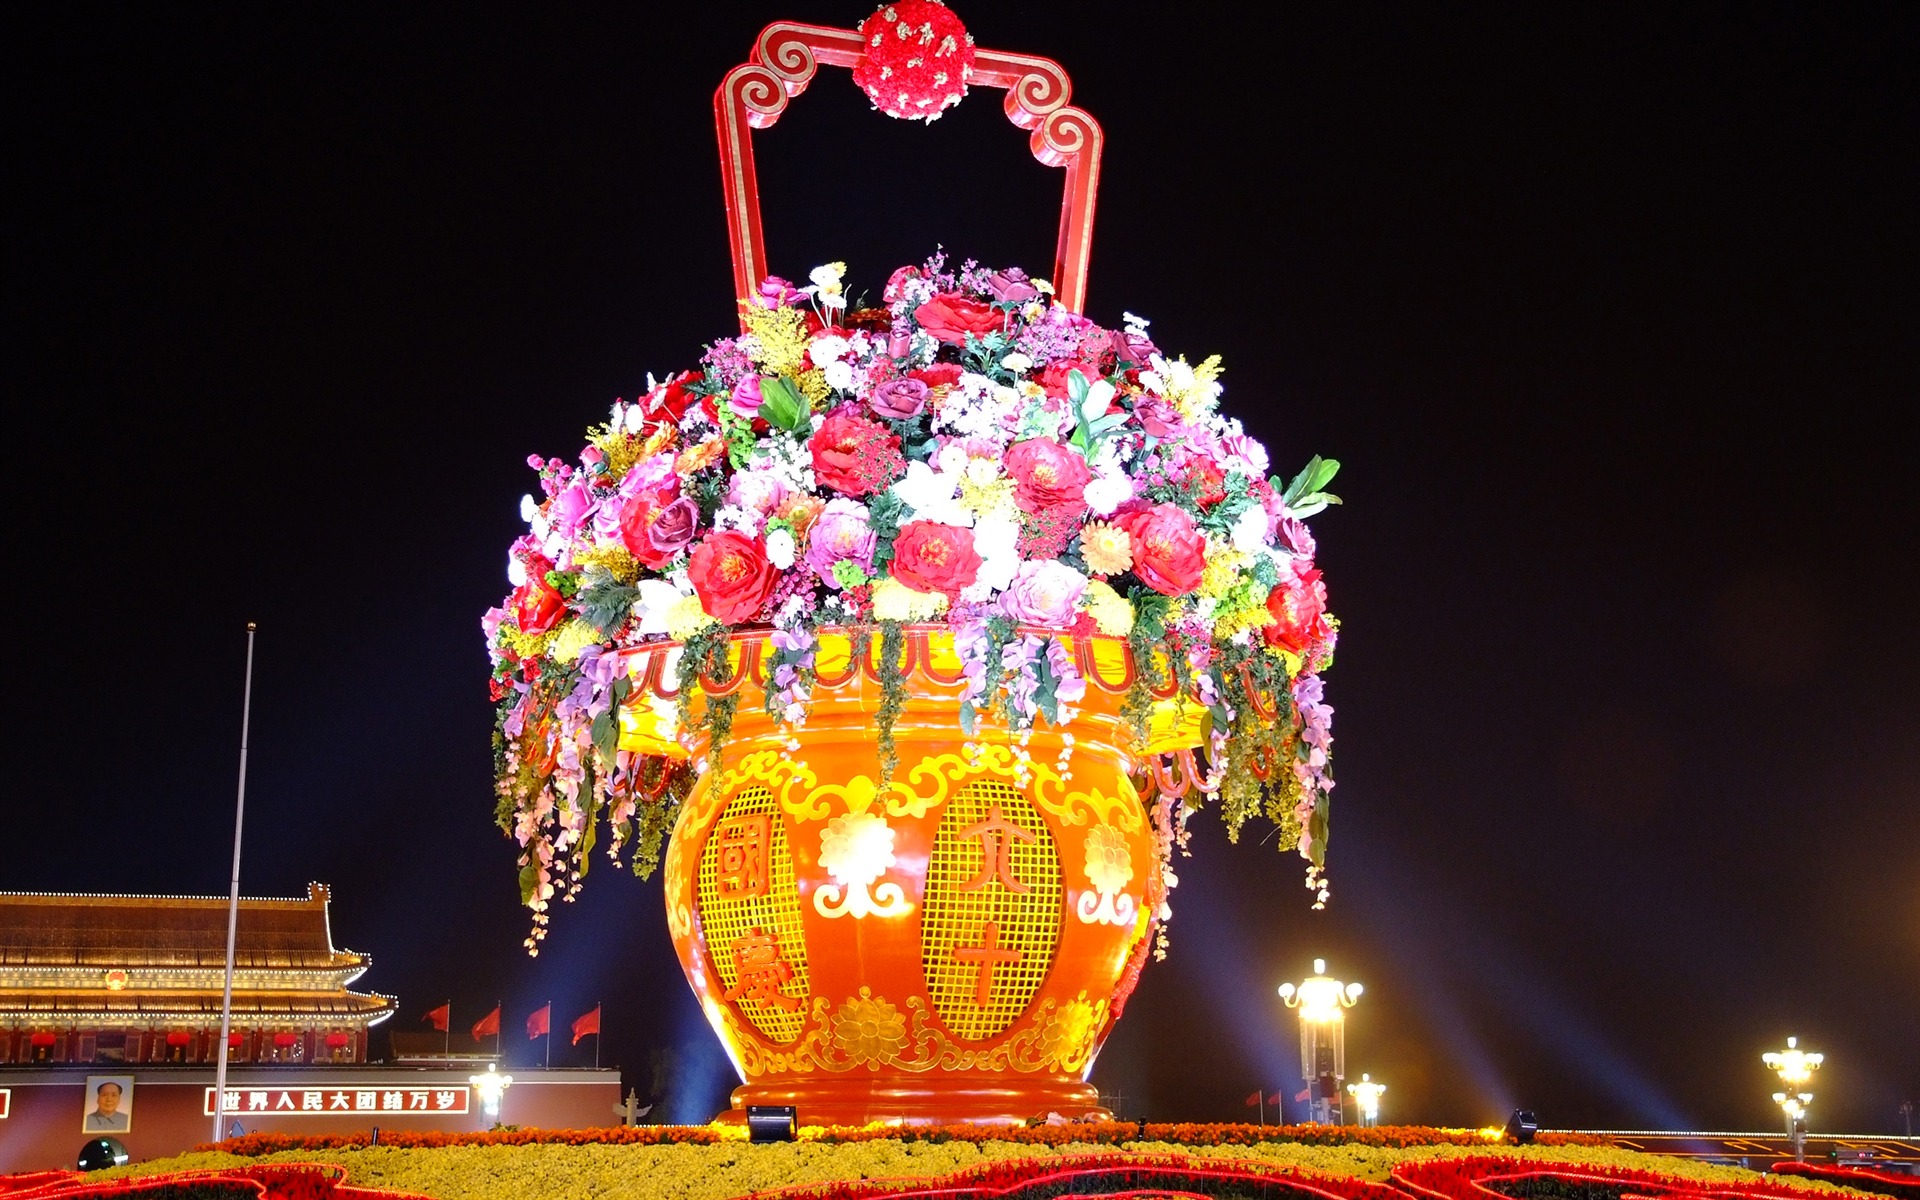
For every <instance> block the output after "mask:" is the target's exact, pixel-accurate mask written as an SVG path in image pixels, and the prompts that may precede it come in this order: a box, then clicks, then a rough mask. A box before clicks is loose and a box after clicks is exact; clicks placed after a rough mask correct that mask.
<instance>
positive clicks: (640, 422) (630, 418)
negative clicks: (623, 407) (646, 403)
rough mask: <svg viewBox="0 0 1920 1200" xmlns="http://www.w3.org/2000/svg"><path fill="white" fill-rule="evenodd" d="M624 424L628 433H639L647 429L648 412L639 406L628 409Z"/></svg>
mask: <svg viewBox="0 0 1920 1200" xmlns="http://www.w3.org/2000/svg"><path fill="white" fill-rule="evenodd" d="M624 424H625V427H626V431H627V432H628V433H639V432H640V431H641V430H642V429H645V428H646V427H647V413H646V410H645V409H644V408H642V407H641V406H640V405H638V404H635V405H633V406H632V407H630V408H628V409H627V417H626V421H625V422H624Z"/></svg>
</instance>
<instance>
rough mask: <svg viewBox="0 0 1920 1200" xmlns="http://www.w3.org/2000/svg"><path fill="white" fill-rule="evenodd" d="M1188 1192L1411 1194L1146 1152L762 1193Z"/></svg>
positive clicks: (1218, 1197)
mask: <svg viewBox="0 0 1920 1200" xmlns="http://www.w3.org/2000/svg"><path fill="white" fill-rule="evenodd" d="M1082 1196H1132V1197H1144V1196H1181V1197H1198V1198H1201V1200H1229V1198H1230V1200H1405V1198H1404V1197H1403V1196H1402V1195H1400V1194H1399V1193H1397V1192H1395V1191H1394V1190H1393V1189H1392V1188H1390V1187H1387V1186H1386V1185H1384V1184H1379V1183H1369V1182H1367V1181H1365V1180H1361V1179H1340V1178H1334V1177H1331V1176H1323V1175H1313V1174H1308V1173H1304V1172H1297V1171H1293V1170H1289V1169H1285V1168H1272V1167H1266V1166H1263V1165H1261V1164H1259V1163H1249V1162H1215V1161H1207V1160H1197V1159H1189V1158H1176V1157H1170V1156H1167V1157H1161V1156H1146V1155H1138V1154H1103V1155H1079V1156H1068V1157H1064V1158H1052V1159H1030V1160H1027V1161H1024V1162H1000V1163H990V1164H988V1165H986V1166H981V1167H971V1168H968V1169H967V1170H965V1171H958V1172H955V1173H954V1174H952V1175H947V1176H942V1177H940V1178H937V1179H865V1180H857V1181H850V1182H836V1183H827V1184H802V1185H799V1186H796V1187H789V1188H781V1189H778V1190H776V1191H770V1192H758V1193H755V1196H754V1200H1074V1198H1077V1197H1082Z"/></svg>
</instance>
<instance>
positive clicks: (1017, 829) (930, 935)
mask: <svg viewBox="0 0 1920 1200" xmlns="http://www.w3.org/2000/svg"><path fill="white" fill-rule="evenodd" d="M921 912H922V917H921V931H920V963H921V968H922V969H923V970H924V971H925V973H926V980H927V994H928V996H929V998H931V999H932V1001H933V1007H934V1011H935V1012H937V1013H938V1014H939V1016H940V1020H941V1022H942V1023H943V1024H944V1025H946V1027H947V1029H948V1031H949V1032H951V1033H952V1034H953V1036H955V1037H957V1038H961V1039H965V1040H970V1041H978V1040H980V1039H982V1038H989V1037H992V1036H994V1035H995V1034H997V1033H999V1032H1001V1031H1002V1030H1004V1029H1006V1028H1007V1026H1009V1025H1011V1024H1013V1022H1014V1020H1015V1019H1016V1018H1018V1017H1019V1016H1020V1014H1021V1013H1023V1012H1025V1011H1026V1008H1027V1005H1028V1004H1029V1003H1031V1002H1032V1000H1033V995H1034V993H1035V992H1037V991H1039V990H1040V984H1041V982H1042V981H1043V980H1045V979H1046V977H1047V969H1048V967H1050V966H1051V965H1052V964H1053V956H1054V952H1055V950H1056V949H1057V948H1058V947H1059V944H1060V915H1061V900H1060V859H1059V855H1058V854H1057V853H1056V852H1055V849H1054V844H1053V835H1052V833H1050V832H1049V831H1048V829H1047V825H1046V822H1045V821H1042V820H1041V819H1040V814H1039V813H1038V812H1036V811H1035V810H1034V807H1033V805H1032V804H1031V803H1030V802H1029V801H1028V800H1027V798H1026V797H1025V796H1023V795H1022V794H1021V793H1020V792H1019V791H1017V790H1015V789H1014V788H1013V787H1012V786H1011V785H1010V784H1008V783H1006V782H1004V781H1003V780H999V779H980V780H976V781H974V782H973V783H971V784H968V785H967V786H966V787H965V788H964V789H962V790H961V791H960V793H959V794H958V795H956V796H955V797H954V798H953V799H951V800H949V801H948V802H947V811H946V814H945V816H943V817H942V818H941V821H940V826H939V828H938V829H937V830H936V831H935V833H934V837H933V853H932V854H931V855H930V856H929V858H928V860H927V896H926V902H925V905H924V906H923V908H922V910H921Z"/></svg>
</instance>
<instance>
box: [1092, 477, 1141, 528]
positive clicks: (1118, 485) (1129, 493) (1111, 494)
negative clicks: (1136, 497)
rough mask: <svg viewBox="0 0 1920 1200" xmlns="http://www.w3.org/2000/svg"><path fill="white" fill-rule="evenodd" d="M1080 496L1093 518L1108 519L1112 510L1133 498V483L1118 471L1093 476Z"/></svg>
mask: <svg viewBox="0 0 1920 1200" xmlns="http://www.w3.org/2000/svg"><path fill="white" fill-rule="evenodd" d="M1082 495H1083V498H1084V499H1085V500H1086V502H1087V507H1088V508H1089V509H1091V510H1093V513H1094V515H1095V516H1099V517H1110V516H1112V515H1113V510H1114V509H1116V508H1119V507H1120V506H1121V505H1122V504H1125V503H1126V502H1127V501H1128V500H1129V499H1131V498H1132V497H1133V481H1132V480H1131V479H1128V478H1127V477H1126V476H1125V475H1123V474H1121V473H1120V472H1118V471H1115V472H1113V473H1111V474H1106V475H1095V476H1094V477H1093V478H1092V479H1090V480H1088V481H1087V488H1086V491H1085V492H1084V493H1083V494H1082Z"/></svg>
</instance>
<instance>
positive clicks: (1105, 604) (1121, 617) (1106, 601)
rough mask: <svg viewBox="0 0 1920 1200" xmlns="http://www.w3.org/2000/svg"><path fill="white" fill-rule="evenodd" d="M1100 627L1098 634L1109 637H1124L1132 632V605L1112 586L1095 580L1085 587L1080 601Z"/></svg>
mask: <svg viewBox="0 0 1920 1200" xmlns="http://www.w3.org/2000/svg"><path fill="white" fill-rule="evenodd" d="M1080 603H1081V604H1082V605H1084V606H1085V608H1086V610H1087V615H1088V616H1090V617H1092V618H1093V623H1094V624H1095V625H1097V626H1099V627H1100V632H1101V633H1104V634H1106V635H1107V636H1109V637H1125V636H1127V635H1128V634H1129V633H1132V632H1133V604H1132V602H1131V601H1129V600H1128V599H1127V598H1126V597H1125V596H1122V595H1121V594H1120V593H1119V592H1116V591H1114V590H1113V585H1112V584H1109V583H1107V582H1106V581H1104V580H1100V579H1096V580H1094V581H1093V582H1092V583H1089V584H1088V585H1087V591H1086V595H1085V597H1084V598H1083V599H1082V600H1081V601H1080Z"/></svg>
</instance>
